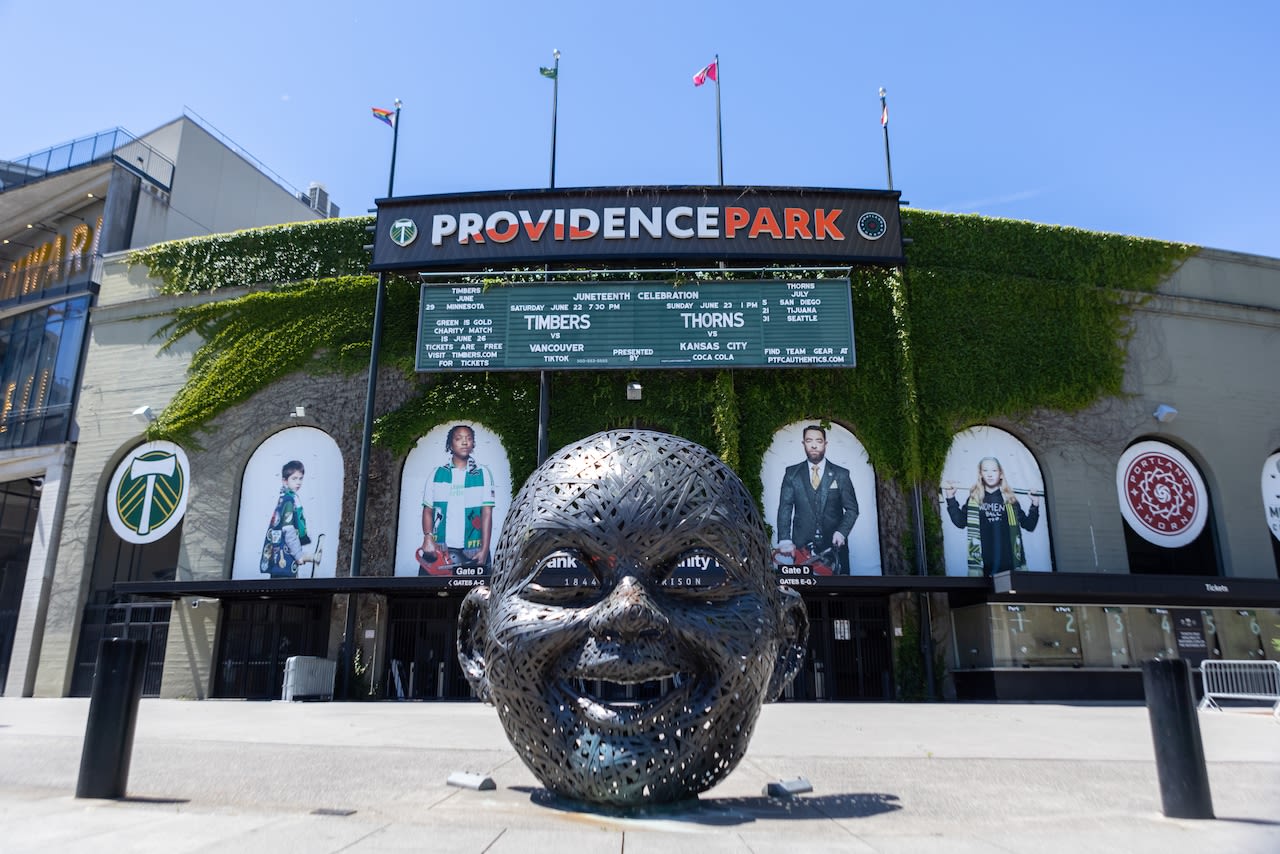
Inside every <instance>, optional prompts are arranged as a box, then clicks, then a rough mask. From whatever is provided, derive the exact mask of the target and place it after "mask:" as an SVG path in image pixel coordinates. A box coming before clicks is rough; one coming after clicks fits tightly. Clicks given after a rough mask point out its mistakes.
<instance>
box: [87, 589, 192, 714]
mask: <svg viewBox="0 0 1280 854" xmlns="http://www.w3.org/2000/svg"><path fill="white" fill-rule="evenodd" d="M172 610H173V606H172V605H170V604H169V603H167V602H165V603H162V604H154V603H147V604H145V605H141V604H139V605H135V604H130V603H122V604H117V605H86V606H85V609H84V620H83V622H81V624H80V643H79V646H78V647H77V648H76V669H75V672H74V673H72V675H71V696H72V697H88V696H89V694H90V693H91V692H92V691H93V671H94V667H95V666H96V665H97V663H98V644H99V643H100V642H101V641H102V639H103V638H128V639H129V640H144V641H146V642H147V664H146V670H145V672H144V675H143V680H142V696H144V697H158V696H160V680H161V678H162V677H163V676H164V650H165V644H166V643H168V641H169V615H170V613H171V612H172Z"/></svg>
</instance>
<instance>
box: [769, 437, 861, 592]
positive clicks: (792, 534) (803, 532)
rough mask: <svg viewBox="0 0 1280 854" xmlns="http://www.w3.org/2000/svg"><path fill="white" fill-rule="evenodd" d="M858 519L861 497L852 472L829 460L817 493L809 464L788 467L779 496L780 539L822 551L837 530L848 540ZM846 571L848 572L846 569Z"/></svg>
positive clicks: (778, 532) (828, 544)
mask: <svg viewBox="0 0 1280 854" xmlns="http://www.w3.org/2000/svg"><path fill="white" fill-rule="evenodd" d="M857 519H858V498H857V496H856V495H854V493H853V481H852V480H851V479H850V478H849V470H848V469H847V468H845V467H843V466H838V465H836V464H835V463H833V462H831V461H830V460H827V467H826V469H825V470H824V471H823V473H822V481H821V482H820V483H819V484H818V488H817V489H816V490H815V489H814V488H813V487H812V486H811V485H810V483H809V463H808V462H807V461H806V462H803V463H797V464H796V465H793V466H787V471H786V473H785V474H784V475H783V476H782V490H781V491H780V492H779V493H778V526H777V529H776V531H777V535H778V540H779V541H781V540H791V541H792V542H793V543H795V544H796V545H797V546H803V545H806V544H807V543H813V544H814V545H815V546H817V548H818V549H819V550H822V549H825V548H827V547H828V546H830V545H831V537H832V535H833V534H835V532H836V531H839V532H840V533H841V534H843V535H844V538H845V540H846V541H847V540H848V539H849V532H850V531H852V530H853V523H854V522H856V521H857ZM846 571H847V570H846Z"/></svg>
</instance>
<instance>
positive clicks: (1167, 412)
mask: <svg viewBox="0 0 1280 854" xmlns="http://www.w3.org/2000/svg"><path fill="white" fill-rule="evenodd" d="M1151 417H1152V418H1154V419H1155V420H1157V421H1159V422H1160V423H1161V424H1168V423H1169V422H1170V421H1172V420H1173V419H1175V418H1177V417H1178V410H1176V409H1174V408H1173V407H1172V406H1170V405H1169V404H1167V403H1162V404H1160V405H1159V406H1157V407H1156V411H1155V412H1153V413H1151Z"/></svg>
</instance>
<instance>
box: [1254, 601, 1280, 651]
mask: <svg viewBox="0 0 1280 854" xmlns="http://www.w3.org/2000/svg"><path fill="white" fill-rule="evenodd" d="M1258 627H1259V628H1260V629H1261V630H1262V650H1263V652H1264V653H1266V657H1267V658H1269V659H1271V660H1272V661H1280V608H1263V609H1259V611H1258Z"/></svg>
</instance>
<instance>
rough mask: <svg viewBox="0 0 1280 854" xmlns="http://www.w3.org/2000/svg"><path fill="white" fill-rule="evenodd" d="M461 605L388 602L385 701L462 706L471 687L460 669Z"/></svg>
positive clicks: (446, 601) (453, 602) (454, 601)
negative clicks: (458, 702) (452, 702)
mask: <svg viewBox="0 0 1280 854" xmlns="http://www.w3.org/2000/svg"><path fill="white" fill-rule="evenodd" d="M461 604H462V600H461V599H452V598H450V599H438V598H437V599H392V600H391V601H389V602H388V603H387V629H388V641H387V657H386V661H387V672H386V673H385V674H383V684H384V685H386V686H387V696H388V697H390V698H391V699H399V700H465V699H468V698H469V697H471V696H472V694H471V686H470V685H469V684H468V683H467V679H466V677H465V676H463V674H462V668H461V667H460V666H459V665H458V652H457V636H458V608H459V607H460V606H461Z"/></svg>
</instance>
